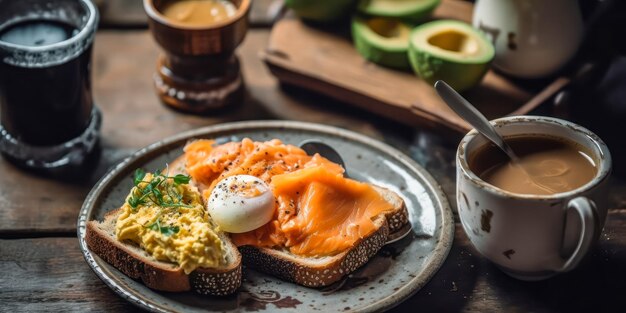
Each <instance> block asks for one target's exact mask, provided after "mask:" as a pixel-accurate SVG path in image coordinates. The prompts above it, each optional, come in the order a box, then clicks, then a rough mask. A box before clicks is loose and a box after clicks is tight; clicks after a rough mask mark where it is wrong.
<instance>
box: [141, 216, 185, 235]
mask: <svg viewBox="0 0 626 313" xmlns="http://www.w3.org/2000/svg"><path fill="white" fill-rule="evenodd" d="M146 228H148V229H151V230H154V231H158V232H160V233H161V234H163V235H165V236H171V235H173V234H176V233H178V231H179V230H180V227H178V226H161V221H160V218H157V219H156V221H155V222H154V223H152V224H150V225H148V226H146Z"/></svg>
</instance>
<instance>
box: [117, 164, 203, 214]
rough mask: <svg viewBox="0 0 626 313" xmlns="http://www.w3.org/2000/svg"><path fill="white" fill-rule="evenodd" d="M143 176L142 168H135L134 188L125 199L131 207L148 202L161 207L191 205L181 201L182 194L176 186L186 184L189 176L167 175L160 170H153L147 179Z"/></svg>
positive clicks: (187, 206)
mask: <svg viewBox="0 0 626 313" xmlns="http://www.w3.org/2000/svg"><path fill="white" fill-rule="evenodd" d="M145 177H146V172H145V171H144V170H143V169H141V168H138V169H137V170H135V174H134V177H133V183H134V185H135V188H134V189H133V192H132V194H131V195H130V197H128V200H127V202H128V205H130V206H131V208H133V209H137V207H138V206H140V205H144V204H148V203H150V202H151V203H153V204H155V205H157V206H160V207H163V208H179V207H185V208H190V207H191V206H190V205H187V204H185V203H184V202H183V195H182V194H181V193H179V192H178V190H177V188H176V186H178V185H182V184H188V183H189V181H190V180H191V177H189V176H186V175H183V174H177V175H175V176H168V174H163V171H160V170H156V171H154V173H153V174H152V179H150V180H149V181H148V180H144V179H145ZM165 196H167V198H169V199H167V198H166V197H165Z"/></svg>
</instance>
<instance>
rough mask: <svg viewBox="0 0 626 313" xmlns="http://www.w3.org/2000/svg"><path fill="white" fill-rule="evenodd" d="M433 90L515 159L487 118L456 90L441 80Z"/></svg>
mask: <svg viewBox="0 0 626 313" xmlns="http://www.w3.org/2000/svg"><path fill="white" fill-rule="evenodd" d="M435 90H437V93H438V94H439V96H440V97H441V98H442V99H443V101H445V102H446V103H447V104H448V106H449V107H450V108H451V109H452V110H453V111H454V112H456V113H457V114H458V115H459V116H461V117H462V118H463V119H464V120H465V121H467V122H468V123H469V124H470V125H472V127H474V128H475V129H476V130H477V131H478V132H479V133H481V134H483V135H484V136H485V137H487V139H489V140H491V141H492V142H493V143H495V144H496V145H498V147H500V149H502V150H503V151H504V152H505V153H506V154H507V155H508V156H509V157H510V158H511V159H512V160H513V161H516V160H517V156H516V155H515V153H513V150H512V149H511V147H509V145H508V144H507V143H506V142H504V140H503V139H502V137H501V136H500V135H499V134H498V133H497V132H496V130H495V129H494V128H493V126H492V125H491V124H490V123H489V121H488V120H487V118H486V117H485V116H484V115H483V114H482V113H480V111H478V110H477V109H476V108H475V107H474V106H473V105H472V104H471V103H469V102H468V101H467V100H465V98H463V97H462V96H461V95H460V94H459V93H458V92H456V90H454V89H452V87H450V86H449V85H448V84H446V82H444V81H442V80H438V81H437V82H435Z"/></svg>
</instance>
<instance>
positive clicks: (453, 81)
mask: <svg viewBox="0 0 626 313" xmlns="http://www.w3.org/2000/svg"><path fill="white" fill-rule="evenodd" d="M493 57H494V48H493V45H492V44H491V43H490V42H489V41H488V40H487V38H485V36H484V35H483V34H482V33H480V32H479V31H478V30H476V29H474V28H473V27H472V26H470V25H468V24H466V23H463V22H459V21H452V20H442V21H435V22H430V23H426V24H423V25H421V26H419V27H417V28H415V29H414V30H413V31H412V32H411V38H410V40H409V61H410V63H411V67H412V68H413V71H414V72H415V73H416V74H417V75H419V76H420V77H421V78H422V79H424V80H425V81H427V82H428V83H429V84H431V85H432V84H434V83H435V82H436V81H437V80H444V81H445V82H447V83H448V84H449V85H450V86H452V87H453V88H454V89H456V90H458V91H464V90H467V89H470V88H472V87H473V86H475V85H476V84H478V83H479V82H480V80H481V79H482V78H483V76H484V75H485V73H486V72H487V70H488V69H489V62H491V60H492V59H493Z"/></svg>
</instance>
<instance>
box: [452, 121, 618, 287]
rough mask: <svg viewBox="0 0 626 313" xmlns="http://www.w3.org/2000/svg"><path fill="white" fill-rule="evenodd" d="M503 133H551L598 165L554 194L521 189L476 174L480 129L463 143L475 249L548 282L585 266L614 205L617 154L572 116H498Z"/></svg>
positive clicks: (462, 184) (464, 210) (466, 218)
mask: <svg viewBox="0 0 626 313" xmlns="http://www.w3.org/2000/svg"><path fill="white" fill-rule="evenodd" d="M492 124H493V125H494V126H495V127H496V130H497V131H498V133H500V134H501V135H503V136H505V137H506V136H519V135H525V136H533V135H542V136H546V135H547V136H551V137H554V138H557V139H558V138H562V139H566V140H569V141H571V142H574V143H577V144H579V145H581V146H582V147H584V148H585V149H586V150H588V151H589V152H590V153H591V154H592V155H591V157H592V159H593V160H594V162H595V163H596V169H597V173H596V175H595V177H594V178H593V179H592V180H591V181H589V182H588V183H586V184H585V185H583V186H581V187H579V188H577V189H574V190H571V191H567V192H562V193H557V194H553V195H529V194H516V193H512V192H509V191H505V190H502V189H500V188H497V187H495V186H493V185H490V184H488V183H487V182H485V181H483V180H482V179H480V178H479V177H478V175H477V174H475V173H474V172H472V170H471V168H470V167H469V162H468V160H469V158H470V156H472V155H473V153H475V152H476V151H477V149H479V148H480V147H482V146H484V145H485V144H487V140H486V139H485V138H484V137H483V136H482V135H480V134H478V133H477V132H476V130H472V131H470V132H469V133H468V134H467V135H465V137H464V138H463V139H462V140H461V143H460V144H459V147H458V150H457V155H456V164H457V191H456V201H457V204H458V205H457V207H458V210H459V217H460V219H461V224H462V225H463V229H464V230H465V233H466V234H467V236H468V237H469V239H470V241H471V242H472V244H473V245H474V247H475V248H476V249H477V250H478V251H479V252H480V253H481V254H482V255H483V256H485V257H486V258H488V259H489V260H491V261H492V262H494V263H495V264H496V265H497V266H498V267H500V268H501V269H502V270H503V271H504V272H505V273H507V274H509V275H510V276H513V277H515V278H518V279H522V280H540V279H545V278H548V277H550V276H552V275H554V274H557V273H559V272H566V271H569V270H571V269H573V268H574V267H576V266H577V265H578V263H579V262H580V261H581V259H582V258H583V257H584V256H585V254H586V253H587V251H588V250H589V248H590V247H591V246H592V244H593V243H594V242H595V241H596V240H597V239H598V238H599V236H600V233H601V231H602V227H603V226H604V222H605V220H606V215H607V206H608V186H609V184H608V181H609V176H610V173H611V155H610V153H609V150H608V148H607V146H606V145H605V144H604V142H602V140H601V139H600V138H598V136H596V135H595V134H593V133H592V132H590V131H589V130H587V129H585V128H583V127H581V126H578V125H576V124H573V123H571V122H568V121H564V120H560V119H556V118H549V117H540V116H515V117H505V118H501V119H497V120H494V121H492Z"/></svg>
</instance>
